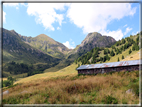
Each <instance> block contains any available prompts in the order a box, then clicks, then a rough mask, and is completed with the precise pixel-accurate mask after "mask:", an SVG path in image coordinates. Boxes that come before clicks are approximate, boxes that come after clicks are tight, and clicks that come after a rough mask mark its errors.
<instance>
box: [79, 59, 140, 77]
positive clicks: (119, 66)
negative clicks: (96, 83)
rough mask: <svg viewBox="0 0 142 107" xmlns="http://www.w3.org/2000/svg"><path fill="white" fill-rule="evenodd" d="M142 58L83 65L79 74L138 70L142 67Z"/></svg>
mask: <svg viewBox="0 0 142 107" xmlns="http://www.w3.org/2000/svg"><path fill="white" fill-rule="evenodd" d="M141 65H142V60H131V61H120V62H111V63H101V64H90V65H81V66H80V67H78V68H77V70H78V74H94V75H95V74H98V73H109V72H119V71H136V70H139V69H141V67H140V66H141Z"/></svg>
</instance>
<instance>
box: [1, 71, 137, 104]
mask: <svg viewBox="0 0 142 107" xmlns="http://www.w3.org/2000/svg"><path fill="white" fill-rule="evenodd" d="M62 72H64V71H62ZM43 77H44V76H43ZM112 80H113V81H112ZM138 81H139V79H138V71H133V72H116V73H113V74H107V75H106V74H100V75H97V76H87V75H86V76H75V75H70V76H69V75H68V76H61V75H60V77H58V78H57V77H56V78H55V77H54V78H50V79H48V78H46V79H43V78H41V79H40V80H39V79H38V80H37V81H34V82H29V83H23V84H19V85H16V86H14V87H12V88H8V89H6V88H5V89H4V90H3V91H6V90H9V94H8V95H3V104H11V103H12V104H13V103H14V104H18V103H19V104H106V103H107V104H108V103H109V104H111V103H118V104H138V103H139V97H138V96H137V94H135V91H134V92H133V93H132V92H130V93H129V94H128V93H126V91H127V90H128V89H131V88H133V89H135V86H136V87H137V89H138V83H139V82H138ZM108 96H110V97H111V98H113V99H115V100H113V99H112V100H109V99H107V98H108ZM109 101H112V102H109ZM113 101H115V102H113Z"/></svg>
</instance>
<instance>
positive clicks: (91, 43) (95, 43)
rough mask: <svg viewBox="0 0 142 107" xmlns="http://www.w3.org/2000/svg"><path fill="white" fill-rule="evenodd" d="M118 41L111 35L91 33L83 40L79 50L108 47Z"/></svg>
mask: <svg viewBox="0 0 142 107" xmlns="http://www.w3.org/2000/svg"><path fill="white" fill-rule="evenodd" d="M115 42H116V40H115V39H114V38H112V37H110V36H102V35H101V34H100V33H97V32H93V33H89V34H88V35H87V36H86V38H85V39H84V40H83V41H82V42H81V44H80V47H79V48H78V50H77V51H80V50H82V49H83V50H86V51H90V50H91V49H93V48H95V47H107V46H109V45H112V44H114V43H115Z"/></svg>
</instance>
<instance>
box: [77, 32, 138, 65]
mask: <svg viewBox="0 0 142 107" xmlns="http://www.w3.org/2000/svg"><path fill="white" fill-rule="evenodd" d="M138 51H139V34H137V35H134V36H131V37H127V38H125V39H122V40H119V41H117V42H116V43H115V44H114V45H112V46H111V47H110V48H99V47H96V48H94V49H92V50H91V51H89V52H87V53H86V54H84V55H82V56H81V57H79V58H78V59H76V60H75V62H76V63H77V62H81V63H82V64H93V63H104V62H117V61H120V60H121V59H124V58H126V57H128V56H129V55H130V54H133V53H136V52H138Z"/></svg>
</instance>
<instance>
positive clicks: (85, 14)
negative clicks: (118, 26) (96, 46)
mask: <svg viewBox="0 0 142 107" xmlns="http://www.w3.org/2000/svg"><path fill="white" fill-rule="evenodd" d="M135 12H136V8H135V7H134V8H132V7H131V4H129V3H86V4H85V3H73V4H71V5H70V6H69V9H68V11H67V17H68V18H70V21H71V22H72V23H74V24H75V25H77V26H78V27H79V28H82V30H83V32H84V33H90V32H94V31H95V32H106V29H107V25H108V24H109V23H110V22H111V21H112V20H120V19H122V18H123V17H125V16H133V15H134V14H135ZM114 32H116V33H118V34H120V35H121V37H122V34H123V33H122V31H120V30H117V31H109V32H107V33H111V34H112V33H114ZM114 36H115V34H114ZM116 37H117V36H115V37H114V38H115V39H116V40H118V39H117V38H116ZM118 38H120V37H119V36H118ZM120 39H121V38H120Z"/></svg>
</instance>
